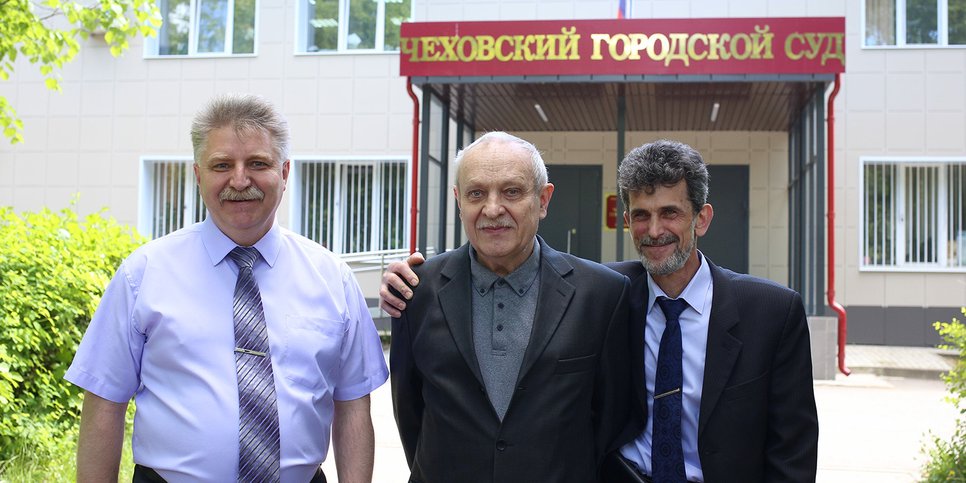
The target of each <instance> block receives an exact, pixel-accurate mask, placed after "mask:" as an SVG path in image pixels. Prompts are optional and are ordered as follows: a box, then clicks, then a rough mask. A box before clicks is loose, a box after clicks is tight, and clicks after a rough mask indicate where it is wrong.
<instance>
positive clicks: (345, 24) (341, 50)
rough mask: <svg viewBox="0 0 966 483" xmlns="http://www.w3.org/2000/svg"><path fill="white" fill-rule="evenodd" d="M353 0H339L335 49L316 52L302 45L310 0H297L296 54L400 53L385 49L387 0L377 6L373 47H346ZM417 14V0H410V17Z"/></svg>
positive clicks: (294, 43) (397, 50)
mask: <svg viewBox="0 0 966 483" xmlns="http://www.w3.org/2000/svg"><path fill="white" fill-rule="evenodd" d="M350 1H351V0H338V2H339V27H338V33H337V39H336V48H335V50H317V51H315V52H309V51H308V50H306V49H305V46H303V45H302V39H304V38H305V37H306V35H307V32H306V30H307V28H308V25H307V24H308V22H306V21H305V15H306V8H305V5H306V3H307V2H308V0H297V2H296V6H295V29H294V36H295V38H294V42H293V46H294V48H295V55H385V54H390V55H399V49H396V50H383V49H384V47H385V43H386V20H385V19H386V17H385V15H386V2H385V0H383V1H380V2H379V3H378V6H377V8H376V32H375V34H374V35H375V38H376V42H375V44H374V45H373V48H371V49H348V48H346V42H347V36H348V29H349V2H350ZM415 14H416V0H410V3H409V19H410V21H412V19H413V18H414V17H415Z"/></svg>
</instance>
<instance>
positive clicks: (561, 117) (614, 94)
mask: <svg viewBox="0 0 966 483" xmlns="http://www.w3.org/2000/svg"><path fill="white" fill-rule="evenodd" d="M426 86H430V87H431V88H432V89H433V90H434V91H435V92H437V93H438V94H439V95H440V96H442V97H443V98H444V99H447V98H448V99H449V100H450V115H451V116H452V117H454V118H455V117H462V118H463V119H464V120H465V121H466V122H467V123H469V124H470V125H472V126H473V127H474V129H475V130H476V131H477V132H482V131H493V130H504V131H616V130H617V103H618V97H619V92H620V90H621V89H623V90H624V94H625V98H626V106H627V111H626V117H625V119H626V124H625V130H627V131H788V130H789V129H790V127H791V125H792V123H793V122H794V120H795V119H796V117H797V115H798V113H799V112H800V110H801V109H802V107H803V106H804V105H805V104H806V101H807V100H808V98H809V96H810V94H811V93H813V92H814V89H816V88H820V87H822V86H824V82H819V81H803V82H791V81H759V82H720V81H719V82H658V83H646V82H628V83H616V82H596V83H590V82H564V83H550V82H548V83H534V82H529V83H523V82H520V83H515V82H506V83H501V82H485V83H441V82H437V83H434V82H433V81H432V80H431V81H430V82H428V83H427V84H424V85H423V88H426ZM715 103H718V104H719V108H718V113H717V118H716V120H715V121H714V122H712V121H711V113H712V109H713V106H714V104H715ZM535 104H539V105H540V107H541V108H542V110H543V112H544V113H545V114H546V118H547V119H546V121H544V120H543V119H542V118H541V116H540V114H539V113H538V111H537V108H536V107H535Z"/></svg>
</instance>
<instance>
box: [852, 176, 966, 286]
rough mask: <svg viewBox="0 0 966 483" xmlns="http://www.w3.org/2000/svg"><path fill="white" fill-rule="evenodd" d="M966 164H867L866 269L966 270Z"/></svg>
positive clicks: (864, 178) (864, 195)
mask: <svg viewBox="0 0 966 483" xmlns="http://www.w3.org/2000/svg"><path fill="white" fill-rule="evenodd" d="M964 189H966V159H959V160H945V159H939V160H928V159H927V160H882V159H875V160H871V159H863V160H862V219H863V221H862V242H861V247H862V268H864V269H879V268H882V269H902V270H915V271H946V270H950V271H963V270H966V213H964V208H966V194H964V192H963V191H964Z"/></svg>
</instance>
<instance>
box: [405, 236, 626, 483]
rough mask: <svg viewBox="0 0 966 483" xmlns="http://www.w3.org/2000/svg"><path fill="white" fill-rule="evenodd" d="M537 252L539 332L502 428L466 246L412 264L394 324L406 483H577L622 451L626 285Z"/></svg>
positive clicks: (588, 265)
mask: <svg viewBox="0 0 966 483" xmlns="http://www.w3.org/2000/svg"><path fill="white" fill-rule="evenodd" d="M538 240H539V242H540V243H541V245H540V250H541V252H540V253H541V262H540V292H539V295H538V302H537V308H536V313H535V316H534V321H533V331H532V334H531V336H530V342H529V346H528V347H527V349H526V352H525V355H524V358H523V364H522V366H521V368H520V375H519V377H518V380H517V385H516V388H515V390H514V393H513V396H512V399H511V401H510V406H509V408H508V409H507V412H506V415H505V417H504V419H503V421H502V422H501V421H500V419H499V418H498V417H497V414H496V411H495V410H494V409H493V406H492V405H491V403H490V400H489V398H488V397H487V394H486V391H485V388H484V384H483V379H482V377H481V375H480V368H479V364H478V362H477V360H476V352H475V350H474V346H473V328H472V306H473V304H472V295H471V283H470V258H469V256H470V255H469V248H468V245H464V246H462V247H460V248H459V249H457V250H454V251H451V252H448V253H445V254H442V255H438V256H436V257H433V258H431V259H429V260H428V261H427V262H426V263H424V264H423V265H421V266H419V267H415V269H416V273H417V275H418V276H419V280H420V283H419V286H418V287H416V289H415V291H414V296H413V298H412V300H411V301H410V302H409V304H408V306H407V309H406V311H405V312H403V315H402V317H401V318H399V319H393V321H392V348H391V352H390V366H391V368H392V370H391V378H392V395H393V408H394V410H395V414H396V423H397V426H398V428H399V434H400V436H401V439H402V444H403V449H404V450H405V453H406V459H407V461H408V462H409V466H410V469H411V471H412V476H411V479H410V481H414V482H427V483H437V482H439V483H447V482H460V483H468V482H499V483H512V482H520V483H524V482H525V483H532V482H573V483H588V482H592V481H594V480H595V478H596V471H597V466H598V464H599V463H600V460H601V458H602V456H603V454H604V453H605V452H607V451H610V450H613V449H615V448H616V447H617V446H616V437H617V435H618V433H620V432H621V430H622V429H623V428H624V425H625V424H626V422H627V419H628V417H629V411H630V405H631V401H632V400H633V399H632V397H631V395H630V393H629V388H630V374H629V368H630V367H631V366H632V364H630V363H629V361H628V359H627V357H628V354H627V353H628V348H629V345H628V344H627V336H628V323H627V321H628V298H629V290H630V285H629V282H628V280H627V278H626V277H624V276H622V275H619V274H617V273H615V272H613V271H611V270H608V269H607V268H604V267H603V266H601V265H598V264H596V263H593V262H588V261H586V260H582V259H579V258H576V257H573V256H570V255H567V254H563V253H560V252H557V251H556V250H554V249H552V248H550V247H549V246H547V245H546V243H544V242H543V240H542V239H540V238H539V237H538Z"/></svg>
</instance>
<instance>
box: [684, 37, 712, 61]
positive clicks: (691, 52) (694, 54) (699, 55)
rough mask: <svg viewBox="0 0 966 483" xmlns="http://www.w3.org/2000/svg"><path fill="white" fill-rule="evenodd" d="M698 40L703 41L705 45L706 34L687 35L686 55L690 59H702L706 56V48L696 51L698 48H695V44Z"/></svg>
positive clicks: (706, 43) (706, 44)
mask: <svg viewBox="0 0 966 483" xmlns="http://www.w3.org/2000/svg"><path fill="white" fill-rule="evenodd" d="M698 42H702V43H704V46H705V47H707V46H708V36H707V35H705V34H691V36H690V37H688V57H690V58H691V60H704V58H705V57H707V56H708V51H707V50H705V51H703V52H698V49H696V48H695V44H697V43H698Z"/></svg>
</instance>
